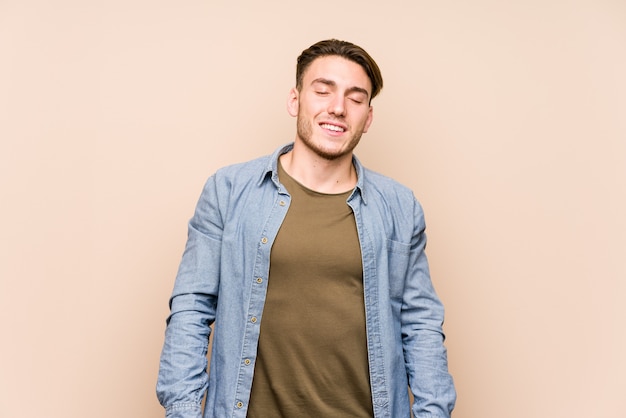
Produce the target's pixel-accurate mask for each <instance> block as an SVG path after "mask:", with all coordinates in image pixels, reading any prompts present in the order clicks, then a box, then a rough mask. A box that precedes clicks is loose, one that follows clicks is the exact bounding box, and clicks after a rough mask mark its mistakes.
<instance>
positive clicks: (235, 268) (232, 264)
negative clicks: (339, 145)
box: [157, 145, 456, 418]
mask: <svg viewBox="0 0 626 418" xmlns="http://www.w3.org/2000/svg"><path fill="white" fill-rule="evenodd" d="M291 147H292V145H287V146H285V147H282V148H280V149H278V150H276V151H275V152H274V154H272V155H271V156H267V157H262V158H259V159H256V160H253V161H250V162H247V163H243V164H237V165H233V166H229V167H225V168H222V169H220V170H218V171H217V172H216V173H215V174H214V175H213V176H211V177H210V178H209V179H208V181H207V183H206V185H205V187H204V189H203V191H202V195H201V196H200V200H199V202H198V204H197V207H196V211H195V213H194V216H193V217H192V219H191V220H190V222H189V232H188V240H187V245H186V248H185V252H184V254H183V258H182V262H181V264H180V267H179V271H178V274H177V277H176V283H175V285H174V290H173V293H172V297H171V299H170V308H171V314H170V316H169V317H168V319H167V329H166V332H165V343H164V346H163V351H162V354H161V362H160V370H159V377H158V382H157V396H158V398H159V401H160V402H161V404H162V405H163V406H164V407H165V408H166V416H167V417H168V418H192V417H193V418H200V417H201V416H202V409H201V402H202V399H203V397H204V396H205V394H206V405H205V410H204V417H205V418H208V417H220V418H221V417H239V418H244V417H245V416H246V412H247V407H248V400H249V396H250V389H251V387H252V378H253V373H254V361H255V357H256V352H257V343H258V340H259V328H260V325H261V321H262V319H263V304H264V302H265V295H266V290H267V282H268V273H269V269H270V265H269V263H270V250H271V248H272V243H273V242H274V239H275V238H276V235H277V233H278V229H279V228H280V226H281V223H282V222H283V219H284V218H285V214H286V213H287V211H288V210H289V204H290V195H289V193H287V190H285V188H284V187H283V186H282V185H281V183H280V181H279V179H278V169H277V165H278V163H277V162H278V157H279V156H280V155H281V154H283V153H285V152H288V151H289V150H290V149H291ZM353 162H354V165H355V167H356V171H357V175H358V182H357V185H356V187H355V189H354V190H353V192H352V193H351V195H350V197H349V198H348V200H347V203H348V205H349V206H350V207H351V208H352V210H353V212H354V217H355V220H356V225H357V230H358V235H359V242H360V245H361V254H362V258H363V260H362V262H363V286H364V298H365V311H366V312H365V313H366V330H367V347H368V356H369V372H370V383H371V389H372V401H373V406H374V416H375V417H376V418H382V417H388V418H400V417H410V416H411V405H410V401H409V395H408V391H407V385H408V386H410V389H411V391H412V393H413V397H414V403H413V405H412V411H413V413H414V415H415V416H416V417H420V418H422V417H423V418H426V417H428V418H432V417H449V416H450V413H451V411H452V409H453V407H454V403H455V400H456V392H455V389H454V384H453V381H452V377H451V376H450V374H449V373H448V365H447V354H446V349H445V347H444V345H443V341H444V335H443V332H442V324H443V306H442V304H441V302H440V300H439V298H438V297H437V295H436V293H435V290H434V288H433V285H432V283H431V280H430V275H429V270H428V262H427V260H426V255H425V253H424V248H425V246H426V235H425V233H424V229H425V224H424V215H423V212H422V208H421V207H420V205H419V203H418V202H417V200H416V199H415V197H414V195H413V193H412V192H411V191H410V190H409V189H407V188H406V187H404V186H402V185H400V184H399V183H397V182H395V181H393V180H391V179H389V178H387V177H384V176H382V175H380V174H377V173H375V172H373V171H370V170H367V169H365V168H364V167H363V166H362V165H361V164H360V163H359V161H358V160H357V159H356V157H355V158H354V159H353ZM214 322H215V325H214V327H213V328H214V330H213V335H212V338H213V346H212V352H211V364H210V368H209V373H208V374H207V360H206V354H207V350H208V341H209V335H210V334H211V328H210V325H212V324H213V323H214Z"/></svg>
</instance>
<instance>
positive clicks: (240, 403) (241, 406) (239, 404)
mask: <svg viewBox="0 0 626 418" xmlns="http://www.w3.org/2000/svg"><path fill="white" fill-rule="evenodd" d="M236 406H237V408H239V409H241V408H243V402H241V401H239V402H237V404H236Z"/></svg>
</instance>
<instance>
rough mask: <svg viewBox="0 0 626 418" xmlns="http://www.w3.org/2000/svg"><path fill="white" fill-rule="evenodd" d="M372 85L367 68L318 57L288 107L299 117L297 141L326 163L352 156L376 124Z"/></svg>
mask: <svg viewBox="0 0 626 418" xmlns="http://www.w3.org/2000/svg"><path fill="white" fill-rule="evenodd" d="M371 91H372V84H371V82H370V79H369V77H368V76H367V74H366V73H365V71H364V70H363V68H362V67H361V66H360V65H359V64H357V63H355V62H353V61H350V60H347V59H345V58H342V57H339V56H326V57H320V58H317V59H316V60H315V61H313V62H312V63H311V64H310V65H309V67H308V68H307V69H306V70H305V72H304V76H303V79H302V87H301V89H300V91H298V90H296V89H295V88H294V89H292V91H291V92H290V94H289V100H288V102H287V108H288V110H289V114H290V115H291V116H297V118H298V119H297V128H298V131H297V137H296V141H300V142H302V144H303V145H305V146H306V148H308V149H309V150H311V151H313V152H314V153H315V154H317V155H318V156H319V157H322V158H324V159H326V160H335V159H338V158H340V157H344V156H346V155H351V154H352V151H353V150H354V148H355V147H356V146H357V144H358V143H359V140H360V139H361V135H362V134H363V133H365V132H367V129H368V128H369V126H370V124H371V123H372V116H373V114H372V107H371V106H370V104H369V102H370V96H371Z"/></svg>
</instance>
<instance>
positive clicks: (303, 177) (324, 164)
mask: <svg viewBox="0 0 626 418" xmlns="http://www.w3.org/2000/svg"><path fill="white" fill-rule="evenodd" d="M298 145H299V144H298V143H297V142H296V143H295V144H294V147H293V149H292V150H291V151H290V152H288V153H286V154H283V155H281V157H280V162H281V164H282V166H283V169H284V170H285V171H286V172H287V173H288V174H289V175H290V176H291V177H293V178H294V179H295V180H296V181H298V182H299V183H300V184H302V185H304V186H305V187H307V188H309V189H311V190H315V191H316V192H319V193H327V194H336V193H343V192H347V191H349V190H352V189H354V187H355V186H356V182H357V175H356V169H355V168H354V165H353V164H352V154H347V155H345V156H342V157H340V158H337V159H335V160H326V159H324V158H321V157H319V156H318V155H317V154H314V153H313V152H311V151H310V150H308V149H303V148H305V147H301V146H298ZM307 151H309V152H307Z"/></svg>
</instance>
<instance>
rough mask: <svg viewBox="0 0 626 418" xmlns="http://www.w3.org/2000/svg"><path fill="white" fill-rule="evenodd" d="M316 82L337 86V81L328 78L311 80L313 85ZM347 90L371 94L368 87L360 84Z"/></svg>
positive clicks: (366, 94)
mask: <svg viewBox="0 0 626 418" xmlns="http://www.w3.org/2000/svg"><path fill="white" fill-rule="evenodd" d="M316 83H321V84H325V85H327V86H330V87H335V86H337V83H335V82H334V81H333V80H329V79H327V78H316V79H315V80H313V81H312V82H311V85H313V84H316ZM347 91H348V93H352V92H356V93H363V94H365V96H366V97H369V96H370V94H369V92H368V91H367V90H366V89H364V88H362V87H358V86H353V87H350V88H349V89H348V90H347Z"/></svg>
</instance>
